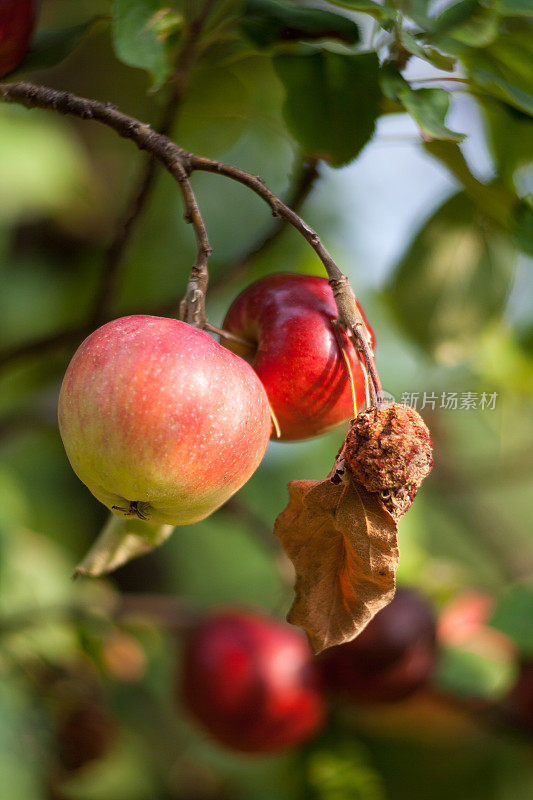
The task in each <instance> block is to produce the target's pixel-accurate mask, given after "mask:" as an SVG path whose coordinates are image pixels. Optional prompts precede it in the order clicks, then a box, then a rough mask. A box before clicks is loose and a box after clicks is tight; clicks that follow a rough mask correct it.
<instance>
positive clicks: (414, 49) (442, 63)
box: [400, 28, 456, 72]
mask: <svg viewBox="0 0 533 800" xmlns="http://www.w3.org/2000/svg"><path fill="white" fill-rule="evenodd" d="M400 41H401V43H402V45H403V46H404V47H405V49H406V50H408V51H409V52H410V53H412V54H413V55H414V56H417V58H421V59H423V60H424V61H428V62H429V63H430V64H432V65H433V66H434V67H437V69H443V70H446V71H448V72H451V71H452V70H453V68H454V66H455V63H456V59H455V58H453V56H447V55H444V53H440V52H439V51H438V50H435V48H434V47H426V46H423V45H421V44H420V42H418V40H417V39H416V37H415V36H413V35H412V34H411V33H408V32H407V31H406V30H405V28H402V29H401V30H400Z"/></svg>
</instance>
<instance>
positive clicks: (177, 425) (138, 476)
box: [59, 316, 271, 525]
mask: <svg viewBox="0 0 533 800" xmlns="http://www.w3.org/2000/svg"><path fill="white" fill-rule="evenodd" d="M270 427H271V417H270V410H269V405H268V399H267V396H266V393H265V390H264V389H263V386H262V385H261V382H260V381H259V379H258V377H257V375H256V374H255V373H254V371H253V369H252V368H251V367H250V366H249V364H247V363H246V362H245V361H243V359H241V358H239V357H238V356H236V355H234V354H233V353H231V352H230V351H229V350H227V349H226V348H225V347H222V346H221V345H220V344H218V343H217V342H215V340H214V339H212V338H211V336H209V334H207V333H205V332H204V331H201V330H198V329H197V328H194V327H192V326H191V325H188V324H186V323H185V322H180V321H178V320H176V319H166V318H164V317H152V316H131V317H123V318H121V319H117V320H114V321H113V322H108V323H107V324H106V325H103V326H102V327H101V328H99V329H98V330H97V331H95V332H94V333H92V334H91V335H90V336H89V337H88V338H87V339H85V341H84V342H82V344H81V345H80V347H79V348H78V350H77V351H76V353H75V354H74V357H73V358H72V361H71V362H70V364H69V366H68V368H67V371H66V374H65V377H64V380H63V384H62V387H61V392H60V396H59V428H60V432H61V437H62V439H63V443H64V446H65V450H66V452H67V456H68V458H69V460H70V463H71V465H72V468H73V469H74V472H75V473H76V474H77V475H78V477H79V478H80V480H81V481H83V483H85V485H86V486H87V487H88V488H89V489H90V491H91V492H92V493H93V494H94V496H95V497H96V498H97V499H98V500H100V501H101V502H102V503H103V504H104V505H106V506H107V507H108V508H109V509H111V510H112V511H113V512H114V513H115V514H116V515H117V516H118V517H139V518H140V519H144V520H150V522H153V523H163V524H169V525H186V524H188V523H191V522H196V521H198V520H201V519H204V518H205V517H207V516H208V515H209V514H211V513H212V512H213V511H214V510H215V509H216V508H218V507H219V506H221V505H222V504H223V503H224V502H225V501H226V500H227V499H228V498H229V497H231V495H232V494H234V492H236V491H237V490H238V489H240V487H241V486H242V485H243V484H244V483H245V482H246V481H247V480H248V478H249V477H250V476H251V475H252V473H253V472H254V471H255V469H256V468H257V466H258V465H259V463H260V461H261V459H262V458H263V455H264V453H265V450H266V447H267V444H268V440H269V436H270Z"/></svg>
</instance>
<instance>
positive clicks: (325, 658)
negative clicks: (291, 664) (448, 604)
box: [319, 589, 437, 703]
mask: <svg viewBox="0 0 533 800" xmlns="http://www.w3.org/2000/svg"><path fill="white" fill-rule="evenodd" d="M436 661H437V653H436V624H435V618H434V614H433V609H432V607H431V605H430V604H429V603H428V601H427V600H426V599H425V598H424V597H422V596H421V595H420V594H419V593H418V592H416V591H415V590H412V589H398V590H397V592H396V595H395V597H394V599H393V600H392V602H391V603H390V604H389V605H388V606H385V608H383V609H382V610H381V611H380V612H378V614H376V616H375V617H374V618H373V619H372V620H371V621H370V622H369V623H368V625H367V626H366V628H365V629H364V630H363V631H362V633H360V634H359V636H357V637H356V638H355V639H354V640H353V641H351V642H348V643H347V644H343V645H339V646H338V647H332V648H331V649H330V650H327V651H326V652H325V653H324V654H323V655H321V656H320V657H319V662H320V665H321V668H322V672H323V675H324V682H325V684H326V685H327V686H328V688H329V689H331V691H332V692H336V693H339V694H341V695H343V696H346V697H348V698H350V699H352V700H354V701H356V702H358V703H375V702H395V701H398V700H403V699H404V698H406V697H408V696H409V695H411V694H413V693H414V692H415V691H416V690H417V689H419V688H421V687H422V686H424V685H425V684H426V683H427V680H428V678H429V677H430V675H431V673H432V672H433V669H434V667H435V665H436Z"/></svg>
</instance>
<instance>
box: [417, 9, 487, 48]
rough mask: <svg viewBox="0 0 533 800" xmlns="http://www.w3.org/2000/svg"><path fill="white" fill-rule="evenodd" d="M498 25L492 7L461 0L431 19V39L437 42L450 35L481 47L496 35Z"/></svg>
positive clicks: (465, 42) (459, 40)
mask: <svg viewBox="0 0 533 800" xmlns="http://www.w3.org/2000/svg"><path fill="white" fill-rule="evenodd" d="M498 25H499V17H498V13H497V12H496V11H495V10H494V9H492V8H487V6H484V5H482V4H481V3H479V2H478V0H461V2H460V3H454V4H453V5H451V6H449V7H448V8H447V9H445V10H444V11H443V12H442V14H440V15H439V16H437V17H435V18H434V19H433V20H432V21H431V31H432V33H431V40H432V41H434V42H439V41H443V40H445V39H446V38H448V37H450V38H452V39H455V40H457V41H458V42H462V43H463V44H467V45H471V46H472V47H483V46H484V45H487V44H490V42H492V41H494V39H495V38H496V37H497V35H498Z"/></svg>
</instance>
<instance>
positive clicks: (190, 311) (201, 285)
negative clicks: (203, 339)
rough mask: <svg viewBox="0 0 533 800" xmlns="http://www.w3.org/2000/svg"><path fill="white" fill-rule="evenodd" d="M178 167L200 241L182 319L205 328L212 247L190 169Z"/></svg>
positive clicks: (187, 210)
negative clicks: (206, 297)
mask: <svg viewBox="0 0 533 800" xmlns="http://www.w3.org/2000/svg"><path fill="white" fill-rule="evenodd" d="M176 170H177V172H178V174H179V177H178V181H179V185H180V189H181V193H182V195H183V202H184V205H185V220H186V221H187V222H189V223H190V224H191V225H192V226H193V228H194V233H195V236H196V243H197V253H196V261H195V263H194V264H193V267H192V270H191V274H190V276H189V282H188V284H187V291H186V293H185V297H184V298H183V300H182V301H181V304H180V319H182V320H184V322H188V323H189V324H190V325H194V326H195V327H197V328H205V325H206V322H207V316H206V313H205V293H206V291H207V283H208V281H209V273H208V270H207V261H208V259H209V256H210V255H211V252H212V250H211V246H210V244H209V239H208V236H207V231H206V228H205V224H204V221H203V219H202V215H201V213H200V209H199V208H198V203H197V200H196V196H195V194H194V191H193V188H192V186H191V182H190V180H189V178H188V177H187V172H186V171H185V168H184V167H183V165H182V164H181V163H178V164H177V165H176Z"/></svg>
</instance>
